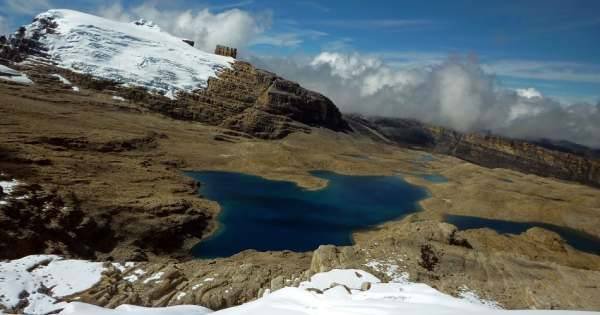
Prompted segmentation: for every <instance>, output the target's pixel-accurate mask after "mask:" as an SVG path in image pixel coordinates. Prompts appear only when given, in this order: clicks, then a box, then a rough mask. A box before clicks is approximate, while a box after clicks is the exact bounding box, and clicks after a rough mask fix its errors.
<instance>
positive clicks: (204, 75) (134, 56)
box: [26, 10, 234, 96]
mask: <svg viewBox="0 0 600 315" xmlns="http://www.w3.org/2000/svg"><path fill="white" fill-rule="evenodd" d="M26 30H27V33H26V34H27V36H29V37H32V38H35V37H39V42H40V43H41V44H42V45H43V46H44V47H45V48H47V49H48V52H47V53H48V55H49V58H50V59H51V60H52V61H53V62H55V63H57V64H58V66H60V67H63V68H67V69H70V70H73V71H75V72H78V73H85V74H91V75H93V76H96V77H100V78H105V79H111V80H115V81H118V82H121V83H122V84H124V85H128V86H142V87H145V88H148V89H149V90H153V91H156V92H160V93H163V94H165V95H168V96H169V95H171V96H172V95H175V93H176V92H178V91H192V90H195V89H197V88H202V87H205V86H206V84H207V81H208V78H209V77H211V76H213V77H214V76H216V75H217V72H218V71H220V70H222V69H225V68H229V67H230V66H231V63H233V61H234V60H233V59H232V58H229V57H224V56H218V55H214V54H210V53H206V52H203V51H200V50H198V49H195V48H193V47H191V46H190V45H188V44H186V43H184V42H183V41H182V39H181V38H178V37H175V36H173V35H171V34H168V33H166V32H164V31H162V30H161V29H160V27H158V26H157V25H155V24H154V23H153V22H150V21H146V20H138V21H135V22H131V23H123V22H117V21H112V20H108V19H105V18H101V17H98V16H94V15H90V14H86V13H82V12H78V11H73V10H49V11H47V12H44V13H42V14H39V15H38V16H37V17H36V18H35V19H34V22H33V23H32V24H30V25H28V26H27V27H26Z"/></svg>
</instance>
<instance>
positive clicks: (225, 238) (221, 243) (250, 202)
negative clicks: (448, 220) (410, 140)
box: [188, 171, 427, 258]
mask: <svg viewBox="0 0 600 315" xmlns="http://www.w3.org/2000/svg"><path fill="white" fill-rule="evenodd" d="M188 175H189V176H191V177H193V178H194V179H196V180H197V181H199V182H200V183H201V186H200V187H201V188H200V190H199V193H200V194H201V195H202V196H204V197H206V198H208V199H211V200H214V201H217V202H218V203H219V205H220V206H221V210H222V211H221V213H220V215H219V218H218V219H219V222H220V224H221V225H220V227H219V229H218V230H217V232H216V233H215V234H214V235H213V236H212V237H210V238H209V239H207V240H205V241H203V242H201V243H199V244H198V245H196V246H195V247H194V249H193V254H194V255H195V256H196V257H201V258H214V257H225V256H230V255H233V254H236V253H238V252H240V251H243V250H246V249H256V250H259V251H267V250H286V249H287V250H292V251H309V250H314V249H316V248H317V247H318V246H319V245H321V244H334V245H351V244H352V238H351V234H352V232H353V231H356V230H360V229H364V228H368V227H371V226H374V225H377V224H381V223H383V222H385V221H389V220H393V219H397V218H400V217H402V216H404V215H406V214H409V213H412V212H415V211H417V210H419V209H420V208H419V205H418V201H419V200H421V199H423V198H425V197H427V192H426V190H424V189H423V188H420V187H417V186H413V185H411V184H409V183H407V182H406V181H404V180H403V179H402V178H401V177H399V176H346V175H340V174H336V173H333V172H327V171H315V172H312V175H314V176H317V177H320V178H323V179H326V180H328V185H327V187H325V188H323V189H320V190H314V191H310V190H306V189H302V188H300V187H298V186H297V185H296V184H294V183H291V182H286V181H273V180H268V179H265V178H262V177H258V176H252V175H247V174H241V173H235V172H216V171H208V172H189V173H188Z"/></svg>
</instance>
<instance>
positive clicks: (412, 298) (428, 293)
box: [0, 255, 600, 315]
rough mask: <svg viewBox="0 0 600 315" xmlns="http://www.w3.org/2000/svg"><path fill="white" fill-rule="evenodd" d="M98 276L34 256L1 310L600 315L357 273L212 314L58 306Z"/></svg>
mask: <svg viewBox="0 0 600 315" xmlns="http://www.w3.org/2000/svg"><path fill="white" fill-rule="evenodd" d="M113 265H115V267H117V268H119V267H122V268H125V267H132V266H133V264H132V263H128V264H125V265H120V264H113ZM103 270H104V269H103V267H102V264H101V263H94V262H88V261H82V260H65V259H62V258H60V257H58V256H52V255H34V256H28V257H25V258H21V259H18V260H13V261H9V262H3V263H0V296H1V297H2V300H1V301H0V302H1V303H0V306H4V307H6V306H11V305H12V306H14V304H16V303H18V301H19V299H21V298H22V295H23V293H22V292H27V294H29V297H28V302H29V303H30V305H29V306H28V307H27V308H26V309H25V312H26V313H27V314H46V313H48V312H51V311H55V310H61V309H62V310H61V311H60V313H59V314H62V315H142V314H147V315H203V314H209V313H210V314H215V315H280V314H286V315H287V314H289V315H329V314H332V315H333V314H340V315H342V314H343V315H360V314H365V315H388V314H389V315H391V314H416V315H420V314H424V315H425V314H426V315H429V314H448V315H453V314H456V315H465V314H466V315H469V314H473V315H475V314H482V315H492V314H498V315H502V314H506V315H511V314H515V315H533V314H538V315H541V314H573V315H585V314H600V313H594V312H571V311H507V310H502V309H499V308H498V307H497V306H494V304H493V303H492V304H490V303H489V302H486V301H480V300H478V299H477V298H476V295H474V294H473V295H471V297H470V298H468V299H465V298H457V297H453V296H450V295H447V294H444V293H441V292H439V291H437V290H435V289H433V288H431V287H430V286H428V285H425V284H421V283H411V282H408V281H405V280H403V281H401V282H390V283H382V282H381V281H380V280H379V279H378V278H377V277H375V276H373V275H372V274H370V273H368V272H365V271H362V270H357V269H343V270H338V269H336V270H332V271H329V272H324V273H319V274H316V275H314V276H313V277H311V279H310V281H305V282H302V283H301V285H300V287H298V288H295V287H287V288H283V289H280V290H277V291H275V292H273V293H270V294H266V295H265V296H263V297H262V298H260V299H258V300H256V301H253V302H249V303H245V304H243V305H240V306H237V307H232V308H228V309H224V310H221V311H217V312H212V311H211V310H209V309H207V308H204V307H201V306H195V305H180V306H171V307H164V308H145V307H139V306H132V305H121V306H119V307H117V308H115V309H107V308H102V307H98V306H94V305H90V304H85V303H80V302H70V303H67V302H62V301H60V297H64V296H69V295H73V294H74V293H77V292H80V291H82V290H85V289H88V288H90V287H92V286H93V285H94V284H95V283H97V282H98V281H99V280H100V278H101V273H102V271H103ZM367 283H368V284H367ZM40 288H42V290H40ZM361 288H362V290H361ZM40 291H41V292H42V293H40ZM48 291H49V293H48ZM20 295H21V297H20Z"/></svg>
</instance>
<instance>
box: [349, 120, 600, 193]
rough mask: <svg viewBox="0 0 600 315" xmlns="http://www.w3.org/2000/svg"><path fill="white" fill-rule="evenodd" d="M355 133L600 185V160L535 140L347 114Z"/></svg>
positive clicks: (480, 162)
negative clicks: (555, 148)
mask: <svg viewBox="0 0 600 315" xmlns="http://www.w3.org/2000/svg"><path fill="white" fill-rule="evenodd" d="M346 119H347V120H348V121H349V122H350V125H351V126H352V128H353V130H354V131H355V132H358V133H361V134H364V135H367V136H369V137H371V138H373V139H375V140H377V141H383V142H388V143H394V144H398V145H401V146H407V147H414V148H417V149H421V150H427V151H430V152H435V153H441V154H448V155H451V156H455V157H457V158H460V159H463V160H465V161H469V162H471V163H475V164H478V165H481V166H485V167H489V168H507V169H512V170H516V171H519V172H523V173H526V174H530V173H531V174H536V175H539V176H545V177H555V178H559V179H564V180H570V181H576V182H580V183H583V184H586V185H591V186H595V187H600V160H598V159H594V158H592V157H586V156H583V155H576V154H574V153H569V152H564V151H559V150H552V149H548V148H546V147H543V146H541V145H538V144H536V143H534V142H528V141H524V140H515V139H508V138H504V137H500V136H495V135H489V134H482V133H460V132H457V131H453V130H450V129H446V128H442V127H437V126H431V125H427V124H424V123H420V122H417V121H414V120H409V119H399V118H377V117H369V118H366V117H361V116H357V115H347V116H346Z"/></svg>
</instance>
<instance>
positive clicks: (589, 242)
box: [446, 215, 600, 255]
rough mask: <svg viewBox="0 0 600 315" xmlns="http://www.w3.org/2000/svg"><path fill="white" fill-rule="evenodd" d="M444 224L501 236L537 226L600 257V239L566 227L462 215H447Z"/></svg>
mask: <svg viewBox="0 0 600 315" xmlns="http://www.w3.org/2000/svg"><path fill="white" fill-rule="evenodd" d="M446 222H448V223H450V224H453V225H455V226H456V227H457V228H458V229H459V230H468V229H480V228H489V229H492V230H494V231H496V232H498V233H501V234H521V233H523V232H525V231H527V230H528V229H530V228H532V227H536V226H537V227H541V228H544V229H546V230H550V231H553V232H556V233H557V234H558V235H560V236H561V237H562V238H563V239H564V240H565V241H566V242H567V243H568V244H569V245H571V246H572V247H574V248H576V249H578V250H580V251H584V252H588V253H593V254H598V255H600V239H598V238H596V237H594V236H593V235H590V234H587V233H584V232H581V231H578V230H575V229H571V228H567V227H562V226H557V225H553V224H547V223H541V222H513V221H504V220H493V219H484V218H478V217H471V216H462V215H447V216H446Z"/></svg>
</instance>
